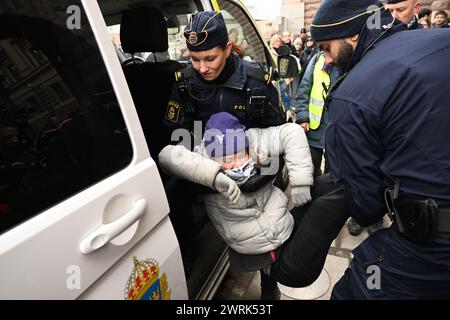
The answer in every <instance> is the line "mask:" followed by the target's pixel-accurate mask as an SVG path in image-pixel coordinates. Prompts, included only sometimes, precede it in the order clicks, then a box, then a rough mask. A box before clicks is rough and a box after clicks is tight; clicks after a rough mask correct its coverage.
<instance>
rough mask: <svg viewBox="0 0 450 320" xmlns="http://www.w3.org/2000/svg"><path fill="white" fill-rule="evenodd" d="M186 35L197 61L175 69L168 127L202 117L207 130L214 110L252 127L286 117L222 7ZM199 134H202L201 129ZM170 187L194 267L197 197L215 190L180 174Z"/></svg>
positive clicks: (190, 124) (174, 216)
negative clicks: (235, 38)
mask: <svg viewBox="0 0 450 320" xmlns="http://www.w3.org/2000/svg"><path fill="white" fill-rule="evenodd" d="M184 36H185V38H186V45H187V48H188V49H189V51H190V56H191V62H192V65H191V66H188V67H187V68H186V69H184V70H182V71H181V72H177V73H176V75H175V76H176V84H175V86H174V88H173V92H172V97H171V99H170V100H169V102H168V106H167V110H166V115H165V119H164V121H165V124H166V125H167V126H168V128H169V130H175V129H179V128H181V129H186V131H187V132H195V130H194V121H201V122H200V123H201V124H202V126H201V129H202V132H201V134H202V135H203V131H204V127H205V124H206V122H207V121H208V119H209V118H210V116H211V115H213V114H215V113H218V112H223V111H226V112H228V113H230V114H232V115H234V116H235V117H237V118H238V119H239V122H240V123H242V124H244V125H245V126H246V127H247V128H255V127H259V128H265V127H270V126H277V125H280V124H283V123H285V118H286V116H285V110H284V107H283V105H282V103H281V99H280V98H279V95H278V92H277V90H276V89H275V87H274V86H273V85H272V84H271V79H270V75H268V74H266V73H265V72H264V71H263V70H262V69H261V68H260V67H259V66H258V65H256V64H254V63H251V62H248V61H244V60H242V59H241V58H239V57H238V55H240V56H243V52H242V49H240V48H239V47H237V46H236V45H235V44H233V43H232V42H231V41H229V39H228V31H227V27H226V25H225V21H224V18H223V16H222V14H221V13H219V12H214V11H201V12H198V13H196V14H195V15H193V16H192V18H191V21H190V22H189V24H188V25H187V26H186V29H185V31H184ZM196 138H201V137H198V134H197V136H196ZM197 141H198V140H197ZM173 143H178V141H173ZM194 143H195V140H194ZM191 147H192V145H191ZM165 188H166V193H167V197H168V201H169V205H170V211H171V212H170V218H171V220H172V223H173V225H174V229H175V232H176V234H177V237H178V240H179V242H180V247H181V251H182V254H183V258H184V259H183V260H184V262H185V267H186V271H187V273H189V270H190V267H191V266H190V265H189V261H190V260H192V257H193V253H194V250H192V245H193V242H194V236H195V230H194V226H193V223H192V220H193V213H192V203H193V199H194V198H195V194H197V193H199V192H211V190H204V189H202V188H201V187H199V186H196V185H194V184H192V183H190V182H187V181H184V180H179V179H175V178H172V179H170V180H169V181H168V182H167V183H166V186H165Z"/></svg>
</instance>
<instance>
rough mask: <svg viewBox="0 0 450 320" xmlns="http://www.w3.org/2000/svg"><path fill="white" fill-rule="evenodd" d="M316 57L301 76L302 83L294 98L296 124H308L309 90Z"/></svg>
mask: <svg viewBox="0 0 450 320" xmlns="http://www.w3.org/2000/svg"><path fill="white" fill-rule="evenodd" d="M316 58H317V55H316V56H314V57H313V58H312V59H311V60H310V62H309V64H308V67H307V68H306V71H305V74H304V75H303V78H302V82H301V83H300V87H299V88H298V91H297V96H296V97H295V105H296V107H295V114H296V119H297V120H296V122H297V123H303V122H309V98H310V96H311V89H312V86H313V81H314V68H315V66H316V62H317V59H316Z"/></svg>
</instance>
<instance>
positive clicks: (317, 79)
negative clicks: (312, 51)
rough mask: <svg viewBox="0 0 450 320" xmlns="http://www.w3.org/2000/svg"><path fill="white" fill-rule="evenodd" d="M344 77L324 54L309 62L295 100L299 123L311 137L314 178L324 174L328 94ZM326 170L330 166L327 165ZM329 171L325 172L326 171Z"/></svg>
mask: <svg viewBox="0 0 450 320" xmlns="http://www.w3.org/2000/svg"><path fill="white" fill-rule="evenodd" d="M340 75H341V71H340V69H339V68H337V67H336V66H333V65H327V64H326V63H325V58H324V56H323V54H322V53H321V52H319V53H317V54H316V55H315V56H314V57H313V58H312V59H311V61H310V62H309V64H308V67H307V68H306V71H305V75H304V76H303V78H302V82H301V83H300V87H299V89H298V92H297V96H296V98H295V112H296V123H298V124H299V125H300V126H301V127H302V128H303V130H305V133H306V135H307V137H308V142H309V147H310V151H311V157H312V160H313V164H314V177H317V176H319V175H321V174H322V172H321V169H320V167H321V164H322V156H323V154H324V149H325V128H326V126H327V124H328V115H327V112H326V110H324V104H325V98H326V95H327V91H328V89H329V87H330V85H332V84H333V83H334V82H335V81H336V80H337V79H338V78H339V77H340ZM325 167H326V168H327V165H326V164H325ZM326 171H327V170H325V172H326Z"/></svg>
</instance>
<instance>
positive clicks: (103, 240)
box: [80, 198, 147, 254]
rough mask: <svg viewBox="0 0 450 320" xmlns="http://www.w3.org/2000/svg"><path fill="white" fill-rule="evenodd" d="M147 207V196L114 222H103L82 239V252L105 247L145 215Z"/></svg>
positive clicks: (86, 252)
mask: <svg viewBox="0 0 450 320" xmlns="http://www.w3.org/2000/svg"><path fill="white" fill-rule="evenodd" d="M146 207H147V200H146V199H145V198H142V199H139V200H136V201H135V202H134V207H133V209H131V210H130V211H129V212H127V213H125V214H124V215H123V216H122V217H120V218H119V219H117V220H116V221H114V222H111V223H108V224H102V225H101V226H100V227H98V228H97V229H95V230H94V231H93V232H92V233H90V234H89V235H88V236H86V237H85V238H84V239H83V240H81V242H80V252H81V253H82V254H89V253H92V252H94V251H96V250H98V249H100V248H101V247H103V246H104V245H105V244H107V243H108V242H109V241H111V240H113V239H114V238H115V237H117V236H118V235H119V234H121V233H123V232H124V231H125V230H127V229H128V228H129V227H131V226H132V225H133V224H134V223H136V221H138V220H139V219H140V218H141V217H142V216H143V215H144V213H145V208H146Z"/></svg>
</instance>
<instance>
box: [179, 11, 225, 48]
mask: <svg viewBox="0 0 450 320" xmlns="http://www.w3.org/2000/svg"><path fill="white" fill-rule="evenodd" d="M184 37H185V38H186V45H187V47H188V49H189V50H190V51H204V50H208V49H212V48H214V47H216V46H217V45H219V44H221V43H224V42H227V41H228V31H227V26H226V25H225V20H224V19H223V16H222V14H221V13H220V12H215V11H200V12H198V13H196V14H194V15H193V16H192V17H191V21H190V22H189V23H188V25H187V26H186V29H185V30H184Z"/></svg>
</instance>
